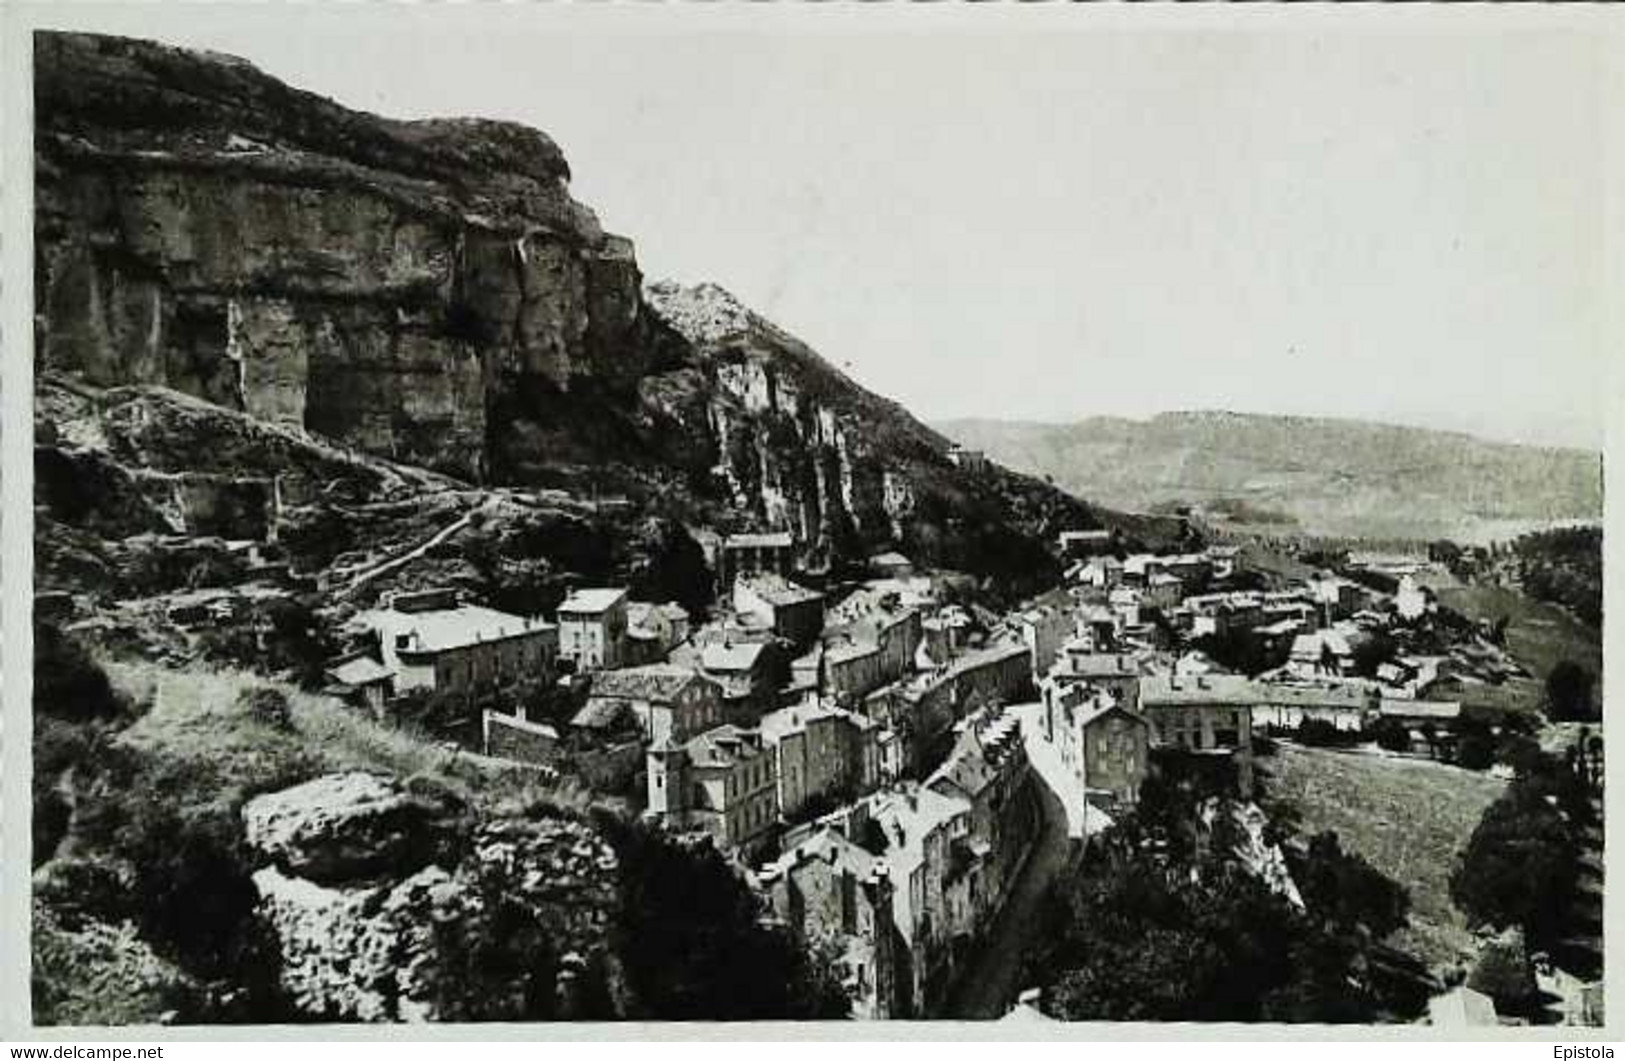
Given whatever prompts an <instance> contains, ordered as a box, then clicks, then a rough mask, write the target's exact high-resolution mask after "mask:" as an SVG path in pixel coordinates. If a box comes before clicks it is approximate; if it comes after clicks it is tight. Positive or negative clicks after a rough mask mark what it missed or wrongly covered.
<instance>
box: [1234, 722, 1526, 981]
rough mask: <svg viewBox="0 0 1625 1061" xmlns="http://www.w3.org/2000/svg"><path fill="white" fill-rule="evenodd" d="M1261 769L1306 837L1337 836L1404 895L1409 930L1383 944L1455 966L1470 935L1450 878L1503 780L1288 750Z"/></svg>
mask: <svg viewBox="0 0 1625 1061" xmlns="http://www.w3.org/2000/svg"><path fill="white" fill-rule="evenodd" d="M1261 765H1262V766H1263V768H1264V769H1265V770H1266V771H1267V773H1268V779H1267V781H1266V788H1267V791H1268V793H1269V796H1270V798H1271V799H1272V800H1283V801H1287V802H1290V803H1292V804H1294V805H1295V806H1296V807H1297V809H1298V811H1299V813H1300V815H1301V820H1302V827H1303V831H1304V833H1305V834H1309V835H1312V834H1314V833H1317V832H1320V831H1322V830H1326V829H1330V830H1332V831H1334V832H1336V833H1337V835H1338V837H1339V838H1340V839H1341V840H1342V842H1343V845H1344V847H1345V848H1346V849H1348V850H1352V851H1356V852H1358V853H1359V854H1360V855H1362V856H1364V857H1365V859H1366V860H1367V861H1369V862H1370V863H1371V864H1372V865H1373V866H1375V867H1376V868H1377V869H1379V870H1381V871H1382V872H1383V873H1385V874H1387V875H1388V876H1389V877H1392V878H1393V879H1394V880H1396V881H1399V882H1400V883H1401V884H1403V885H1404V886H1405V887H1406V888H1408V889H1409V890H1410V895H1411V917H1410V925H1409V926H1407V927H1406V928H1403V929H1401V930H1400V931H1399V932H1398V933H1396V935H1395V937H1394V939H1393V940H1392V941H1391V942H1393V944H1394V945H1395V946H1396V947H1398V948H1399V949H1401V950H1403V951H1405V952H1407V953H1410V954H1413V955H1415V956H1416V957H1418V958H1420V959H1422V960H1423V961H1425V962H1427V963H1428V964H1429V965H1432V966H1439V965H1447V964H1450V963H1453V962H1454V961H1456V960H1457V957H1458V956H1459V955H1460V954H1462V953H1463V952H1464V951H1465V950H1466V949H1467V948H1468V945H1469V944H1470V941H1471V938H1472V937H1471V934H1470V932H1469V931H1468V929H1467V925H1466V921H1465V919H1464V918H1463V917H1462V915H1461V912H1460V911H1459V910H1457V909H1456V907H1455V904H1454V903H1452V902H1451V900H1450V873H1451V871H1452V870H1453V869H1454V868H1455V864H1456V857H1457V854H1458V853H1459V851H1460V850H1461V848H1462V847H1464V846H1465V845H1466V842H1467V838H1468V837H1469V836H1470V835H1472V831H1473V828H1474V827H1475V826H1476V825H1477V824H1478V820H1479V818H1480V816H1481V815H1482V814H1483V813H1484V808H1485V807H1487V806H1488V805H1489V804H1490V803H1491V802H1492V801H1493V800H1494V799H1495V798H1496V797H1497V796H1498V795H1500V794H1501V792H1502V790H1503V789H1504V787H1505V786H1504V784H1503V783H1502V782H1500V781H1497V780H1495V779H1493V778H1490V777H1487V776H1485V775H1483V774H1476V773H1472V772H1470V771H1467V770H1459V769H1456V768H1455V767H1449V766H1442V765H1439V764H1436V763H1429V762H1422V761H1416V760H1407V759H1381V758H1377V757H1375V756H1365V755H1356V754H1348V753H1340V752H1331V751H1325V750H1322V749H1312V748H1296V747H1287V746H1283V747H1281V749H1280V750H1279V752H1278V753H1277V754H1276V755H1275V756H1274V757H1273V758H1270V759H1266V760H1262V761H1261Z"/></svg>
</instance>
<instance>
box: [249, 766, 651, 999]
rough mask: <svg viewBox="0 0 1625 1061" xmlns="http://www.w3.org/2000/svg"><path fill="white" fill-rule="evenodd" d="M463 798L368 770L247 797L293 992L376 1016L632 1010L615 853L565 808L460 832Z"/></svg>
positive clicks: (267, 917)
mask: <svg viewBox="0 0 1625 1061" xmlns="http://www.w3.org/2000/svg"><path fill="white" fill-rule="evenodd" d="M454 810H455V808H453V807H450V806H444V805H443V806H438V807H437V806H434V805H433V801H432V800H430V799H429V798H427V797H424V796H421V795H417V794H409V793H408V792H407V791H406V790H405V789H403V788H402V787H401V786H400V785H398V784H397V783H396V782H394V781H391V780H388V779H385V778H380V777H375V776H372V775H367V774H339V775H329V776H326V777H322V778H318V779H316V780H315V781H312V782H308V783H306V784H303V785H299V786H296V787H295V788H292V789H288V790H285V791H282V792H278V793H272V794H269V795H265V796H260V797H257V798H256V799H254V800H251V801H250V802H249V803H248V804H247V805H246V806H245V807H244V809H243V819H244V825H245V831H246V834H247V839H248V843H249V845H250V847H251V848H252V849H253V850H254V851H256V852H257V853H258V854H259V855H260V856H262V857H264V858H266V859H267V860H268V861H269V863H270V864H269V865H266V866H265V867H264V868H262V869H260V870H258V871H257V872H256V873H255V874H254V878H253V879H254V885H255V887H256V888H257V889H258V891H259V893H260V897H261V901H260V908H259V910H260V916H261V917H262V918H263V919H264V921H265V922H266V924H267V925H268V926H269V927H270V929H271V930H272V933H273V934H274V937H275V939H276V941H277V944H278V949H279V952H280V956H281V983H282V987H283V989H284V990H285V992H286V993H287V995H288V996H289V998H290V999H291V1000H292V1001H293V1003H294V1005H296V1006H297V1007H298V1009H299V1010H300V1011H301V1012H303V1013H305V1014H308V1015H310V1016H312V1017H321V1018H328V1019H339V1020H365V1021H431V1020H434V1021H443V1020H534V1019H544V1018H566V1017H582V1016H600V1017H602V1016H613V1015H617V1014H618V1013H620V1012H622V1011H623V1010H624V1005H625V1002H624V999H623V998H622V997H621V995H622V994H623V992H624V988H623V987H622V986H621V977H620V974H619V970H618V964H617V959H616V957H615V954H614V950H613V942H612V941H613V932H614V924H615V918H616V914H617V908H618V907H617V903H618V886H619V885H618V880H619V877H618V869H619V867H618V864H617V861H616V858H615V855H614V853H613V851H612V850H611V849H610V848H609V847H608V846H607V845H606V844H605V843H604V842H603V841H602V840H601V839H600V838H599V837H598V836H597V834H595V833H594V832H593V831H592V830H591V829H590V828H588V827H587V826H584V825H581V824H578V823H576V822H572V821H565V820H559V819H531V818H510V819H501V820H496V821H492V822H487V823H484V824H480V825H476V826H473V827H471V828H465V829H463V830H462V831H460V832H459V833H458V835H457V837H456V841H457V842H455V843H448V842H447V841H448V839H450V836H449V834H448V832H447V828H446V823H447V822H448V821H450V820H451V819H452V818H453V816H454V815H453V811H454Z"/></svg>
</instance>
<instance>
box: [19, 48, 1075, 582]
mask: <svg viewBox="0 0 1625 1061" xmlns="http://www.w3.org/2000/svg"><path fill="white" fill-rule="evenodd" d="M36 41H37V43H36V61H35V69H36V76H37V80H38V90H37V99H36V113H37V117H38V125H37V131H36V137H37V141H36V146H37V155H38V159H39V166H38V178H37V182H36V185H37V198H38V208H37V210H36V248H37V251H38V255H37V263H38V269H37V272H38V275H37V279H36V285H35V291H36V299H37V304H36V321H37V325H36V327H37V332H38V335H37V339H38V342H37V349H38V351H39V358H40V363H39V366H38V367H39V368H40V373H39V378H40V379H42V380H43V381H44V384H45V386H46V387H48V388H49V387H56V386H61V385H65V384H66V381H69V380H72V381H75V383H74V385H75V386H79V387H81V389H84V390H88V391H100V392H104V393H105V395H111V396H116V397H104V398H102V399H98V400H101V401H103V402H104V404H103V405H102V406H101V407H100V408H98V409H97V410H95V414H94V415H95V416H96V417H99V418H100V419H101V420H102V421H105V424H104V426H101V427H97V428H83V429H79V434H81V435H85V434H90V435H94V434H97V433H98V432H100V433H103V434H105V435H107V436H108V437H107V438H105V439H103V440H102V441H101V442H100V443H98V442H96V441H95V440H92V439H87V438H83V437H72V436H73V431H72V430H70V428H73V427H75V425H72V424H70V422H69V421H67V420H62V421H60V422H59V426H61V427H62V440H61V442H60V445H59V448H61V449H63V450H74V449H79V450H87V451H89V452H93V453H101V452H106V453H107V454H109V455H110V457H111V459H112V460H114V461H115V462H119V463H122V464H124V465H126V466H130V467H134V466H137V465H139V466H143V467H148V468H154V469H160V470H164V471H167V472H180V471H191V472H204V471H207V472H211V473H213V472H220V473H224V474H232V475H237V476H256V475H257V476H261V477H263V478H265V479H268V480H270V482H271V484H272V487H273V493H274V494H275V495H276V496H275V500H276V502H277V503H278V504H280V505H284V506H286V505H299V504H303V503H307V502H309V503H312V504H318V505H319V504H324V503H326V502H328V501H330V500H332V499H333V497H334V494H333V491H332V489H331V485H332V484H331V482H324V481H323V480H322V476H323V475H329V477H330V479H345V478H346V473H344V472H342V471H338V470H337V465H339V464H341V463H342V461H341V460H339V459H338V458H339V456H340V455H341V454H342V453H343V452H345V451H356V450H359V451H362V452H364V453H366V454H367V455H369V456H371V457H374V458H385V459H387V460H389V461H392V462H394V466H395V467H397V468H401V467H405V466H421V467H423V468H427V469H433V470H438V471H441V472H445V473H448V474H451V475H455V476H457V477H460V478H462V479H465V480H466V479H476V480H480V481H482V482H483V483H487V484H509V485H517V486H525V487H550V488H554V487H556V488H562V489H564V490H566V491H569V492H573V493H575V494H577V495H592V496H594V497H597V496H602V495H611V496H614V495H623V496H624V497H625V498H626V499H627V501H628V503H630V504H632V505H633V506H636V507H638V508H639V509H640V511H641V512H643V513H645V514H656V515H659V516H662V517H665V518H668V519H674V520H679V521H682V522H684V523H686V524H689V525H698V526H705V527H711V528H715V529H719V530H724V531H726V530H732V529H787V530H793V531H794V532H796V535H797V538H798V539H799V540H800V541H801V542H802V543H803V544H804V547H805V551H806V556H805V559H806V560H807V561H808V562H809V563H810V564H812V565H813V566H815V567H816V566H819V565H821V564H826V563H827V564H830V565H832V566H838V565H839V564H840V563H841V562H843V561H854V560H861V559H862V558H863V557H864V556H866V555H867V554H868V553H870V552H872V551H878V550H879V549H881V548H888V547H901V548H903V549H904V550H906V551H908V552H909V553H910V555H911V556H913V557H914V558H915V559H916V560H917V561H919V562H921V563H922V564H926V565H930V566H936V567H947V568H955V569H961V570H965V571H969V572H972V573H975V574H978V575H982V576H986V577H987V578H988V580H989V584H990V585H995V586H997V587H999V588H1000V589H1001V590H1004V591H1006V592H1008V593H1011V594H1019V593H1022V592H1027V591H1031V590H1034V589H1037V588H1040V587H1041V586H1043V585H1044V584H1046V583H1048V582H1049V581H1051V580H1052V579H1053V578H1054V577H1055V576H1056V574H1057V573H1058V570H1057V567H1056V564H1055V562H1054V559H1053V557H1052V556H1051V555H1050V551H1049V550H1048V549H1047V548H1046V540H1047V539H1051V538H1052V536H1053V534H1054V532H1055V531H1056V530H1057V529H1060V528H1076V527H1088V526H1095V525H1098V523H1099V516H1098V514H1097V513H1095V512H1094V511H1093V510H1091V509H1089V508H1088V507H1087V506H1085V505H1083V504H1082V503H1080V502H1078V501H1076V500H1075V499H1073V498H1071V497H1068V496H1067V495H1065V494H1062V493H1060V492H1058V491H1055V490H1053V489H1051V488H1048V487H1046V486H1045V485H1044V484H1041V483H1037V482H1035V481H1033V480H1030V479H1026V478H1024V477H1021V476H1017V475H1013V474H1011V473H1009V472H1006V471H1004V470H1003V469H1000V468H997V467H992V468H988V469H986V470H985V471H980V472H976V471H970V470H964V469H959V468H956V467H955V466H954V465H952V464H951V463H950V462H949V460H948V459H947V450H948V443H947V441H946V440H945V439H944V438H942V437H941V436H940V435H938V434H937V433H936V432H934V431H932V430H930V429H929V428H927V427H926V426H925V425H923V424H921V423H920V422H919V421H918V420H916V419H914V418H913V417H912V416H910V415H909V414H908V413H907V412H906V411H905V410H903V409H902V408H900V407H899V406H897V405H896V404H895V403H893V402H890V401H887V400H885V399H883V398H880V397H878V396H876V395H874V394H871V393H869V392H868V391H866V390H864V389H863V388H861V387H859V386H857V385H856V384H855V383H854V382H853V381H852V380H850V379H848V378H847V377H846V376H845V375H844V374H842V373H841V372H839V371H838V370H837V369H835V368H834V367H833V366H832V365H830V364H829V363H828V362H826V361H824V360H823V359H822V358H821V357H819V356H818V354H817V353H815V352H814V351H813V350H811V349H810V348H809V347H807V346H806V344H804V343H802V342H800V341H799V340H797V339H796V338H795V337H794V336H791V335H789V334H788V333H786V332H785V331H783V330H782V329H780V328H778V327H776V326H774V325H773V324H771V323H770V322H768V321H766V320H764V319H763V318H761V317H760V316H759V315H757V314H755V313H752V312H751V311H750V310H748V309H747V308H745V307H744V306H743V305H741V304H740V303H739V302H738V301H737V300H736V299H734V298H733V297H732V296H731V295H729V294H728V293H727V292H725V291H723V290H722V289H720V288H718V287H716V286H714V285H701V286H699V287H692V288H689V287H679V286H676V285H671V284H658V285H654V286H652V287H650V288H648V289H647V290H644V289H642V287H641V276H640V274H639V270H638V267H637V264H636V260H635V257H634V255H633V252H632V246H631V244H630V243H628V242H627V241H626V240H624V239H621V238H619V237H616V236H612V235H609V234H606V233H604V232H603V230H602V229H601V227H600V226H599V224H598V222H597V221H596V219H595V218H594V217H593V215H592V213H591V212H590V211H589V210H588V209H587V208H585V207H584V206H582V205H581V204H579V203H577V202H575V200H574V199H572V198H571V196H570V193H569V187H568V180H569V168H568V166H567V165H566V163H565V161H564V158H563V155H562V154H561V153H560V152H559V150H558V148H557V147H556V146H555V145H554V144H553V142H552V141H551V140H549V139H548V138H547V137H546V136H545V135H544V134H542V133H539V132H537V131H535V130H531V129H526V128H523V127H519V126H515V125H511V124H507V123H502V122H483V121H470V120H436V121H416V122H401V121H392V120H389V119H385V118H380V117H376V116H373V115H368V114H362V113H359V112H356V111H351V110H348V109H346V108H344V107H341V106H339V105H337V104H335V103H333V102H331V101H328V100H325V99H322V98H320V97H317V96H314V95H312V94H310V93H305V92H300V91H298V90H296V89H293V88H290V87H288V86H286V85H283V84H281V83H280V82H278V81H276V80H275V79H273V78H271V77H268V76H267V75H265V74H263V73H261V72H260V71H258V70H256V69H255V68H254V67H252V66H251V65H249V64H247V63H244V62H242V61H240V60H235V59H231V58H229V57H223V56H218V55H212V54H204V53H196V52H188V51H184V50H180V49H175V48H169V47H165V46H162V45H158V44H154V43H149V42H142V41H135V40H128V39H121V38H107V37H94V36H86V35H76V34H54V33H44V34H40V35H38V36H37V38H36ZM87 384H88V385H89V386H88V387H85V386H84V385H87ZM109 388H111V389H109ZM158 388H167V390H163V391H160V390H159V389H158ZM175 392H181V393H182V394H184V395H187V396H190V398H188V399H181V398H180V397H179V395H177V394H176V393H175ZM162 395H169V396H168V397H162ZM188 401H190V402H191V404H190V405H189V404H187V403H188ZM205 403H209V404H212V405H213V406H215V407H217V408H224V409H227V410H233V411H236V412H238V413H240V414H243V418H244V419H245V420H251V421H252V422H254V423H256V424H259V425H261V427H260V428H259V429H255V430H250V429H247V428H245V427H244V426H243V425H242V423H240V422H234V421H231V420H228V419H223V418H218V417H210V416H208V415H206V414H203V413H200V412H199V410H198V408H197V407H199V406H203V405H204V404H205ZM299 437H303V438H306V439H309V440H311V441H312V443H313V445H312V446H311V447H307V448H301V447H300V446H299V445H297V444H296V443H295V441H294V440H296V439H297V438H299ZM335 444H336V445H335ZM255 446H258V447H263V453H262V460H261V461H260V465H261V466H260V467H258V468H254V467H251V466H246V467H245V465H252V463H253V462H252V460H235V459H234V458H235V457H237V456H239V455H243V454H245V452H246V451H247V450H248V449H250V448H251V447H255ZM321 446H327V447H329V448H330V449H331V450H332V451H333V453H332V454H331V456H333V457H334V458H335V459H334V460H332V461H329V460H327V459H326V456H325V455H324V456H322V457H321V459H319V460H316V461H315V462H314V463H315V464H316V465H318V467H312V466H311V465H312V460H311V457H312V455H313V454H317V453H319V452H320V447H321ZM222 463H231V464H234V465H236V467H235V468H234V469H233V470H231V471H229V472H227V471H226V469H223V468H219V467H218V466H219V465H220V464H222ZM330 473H336V474H330ZM371 474H372V480H373V481H372V482H371V483H370V484H369V483H367V482H364V481H362V482H358V486H359V489H358V490H349V491H346V493H347V494H348V495H350V496H351V497H354V496H355V495H356V494H360V495H362V499H365V500H374V499H376V495H377V493H378V492H379V491H378V489H377V488H378V487H379V486H380V485H381V484H380V483H379V482H378V476H379V475H380V474H381V473H379V472H377V471H376V470H375V471H373V472H372V473H371ZM367 477H368V475H367V473H365V472H361V471H357V472H356V475H355V478H356V479H357V480H366V479H367ZM385 477H386V478H388V476H385ZM419 485H420V486H421V485H423V484H419ZM216 507H222V506H216ZM223 507H228V508H229V507H230V506H229V505H228V506H223ZM158 508H159V511H157V512H156V514H155V515H154V516H152V518H148V517H147V515H145V514H138V518H134V519H133V523H134V524H136V525H138V526H137V527H136V529H138V530H139V529H156V528H154V527H152V526H151V524H153V523H154V522H156V523H157V524H161V525H162V527H163V528H167V529H171V530H173V529H176V524H177V522H178V521H177V520H176V519H173V518H170V515H171V514H170V513H167V512H165V511H163V506H161V505H160V506H158ZM143 521H144V522H145V524H146V526H139V525H140V524H142V523H143ZM69 522H72V521H69ZM73 525H74V526H75V527H82V526H84V524H83V523H74V524H73Z"/></svg>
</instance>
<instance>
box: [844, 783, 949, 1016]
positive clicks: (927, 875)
mask: <svg viewBox="0 0 1625 1061" xmlns="http://www.w3.org/2000/svg"><path fill="white" fill-rule="evenodd" d="M865 812H866V815H867V817H868V818H869V819H870V820H872V821H873V822H874V823H875V824H874V828H875V830H876V831H877V832H878V834H879V835H880V836H881V837H883V838H884V840H885V843H886V848H885V850H884V852H882V854H881V855H880V857H881V858H882V859H883V860H884V861H885V865H886V867H887V871H888V876H889V877H890V879H891V882H892V886H893V892H892V924H893V926H894V927H895V929H896V933H897V940H898V946H897V948H896V951H895V957H896V963H895V964H896V983H897V991H896V996H897V1010H896V1014H895V1015H896V1016H899V1017H914V1018H920V1017H928V1016H931V1015H933V1013H934V1011H935V1010H936V1009H937V1008H938V1007H939V1006H940V1004H941V1002H942V1001H943V999H944V997H945V996H946V994H947V991H948V988H949V986H950V985H951V983H952V978H953V972H954V967H955V957H956V952H955V946H954V939H955V937H956V935H960V934H961V933H960V932H959V931H958V930H959V929H960V928H962V927H965V926H968V925H969V924H970V916H969V910H970V903H969V899H968V895H967V893H968V890H969V885H968V880H967V877H966V875H965V874H963V873H954V872H952V864H953V854H952V848H953V845H954V844H955V842H956V841H961V842H962V841H965V840H967V839H968V837H969V836H970V834H971V806H970V802H969V801H968V800H965V799H963V798H960V797H957V796H945V795H942V794H941V793H939V792H934V791H932V790H931V789H928V788H923V787H921V786H919V785H906V786H904V787H901V788H899V789H894V790H888V791H885V792H879V793H876V794H875V795H874V796H872V797H870V800H869V801H868V803H867V805H866V807H865Z"/></svg>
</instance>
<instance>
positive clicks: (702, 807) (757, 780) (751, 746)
mask: <svg viewBox="0 0 1625 1061" xmlns="http://www.w3.org/2000/svg"><path fill="white" fill-rule="evenodd" d="M648 797H649V811H650V813H652V814H655V815H658V816H659V817H661V818H662V819H663V820H664V821H665V822H666V823H667V825H669V826H670V827H672V828H674V829H680V830H696V831H704V832H706V833H709V834H710V835H711V838H712V839H713V840H714V841H715V842H716V844H717V846H718V847H719V848H721V849H723V850H729V851H731V850H736V849H745V850H749V849H751V848H753V847H755V846H756V845H757V844H758V843H759V842H760V841H762V840H764V839H765V838H766V837H767V835H768V834H769V833H770V831H771V830H773V829H774V828H775V827H776V826H777V824H778V820H779V813H778V772H777V769H776V767H775V765H774V756H773V754H772V750H771V749H770V748H768V747H767V746H766V744H765V743H764V742H763V740H762V734H761V732H760V731H758V730H755V729H743V728H741V727H739V726H734V725H723V726H718V727H716V728H715V729H710V730H707V731H706V732H704V733H701V734H699V735H698V736H696V737H692V738H690V739H689V740H688V741H686V742H683V743H678V742H677V741H675V740H671V739H669V738H668V739H667V740H666V741H664V742H662V743H660V744H655V745H652V746H650V748H649V753H648Z"/></svg>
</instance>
